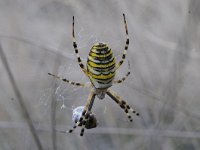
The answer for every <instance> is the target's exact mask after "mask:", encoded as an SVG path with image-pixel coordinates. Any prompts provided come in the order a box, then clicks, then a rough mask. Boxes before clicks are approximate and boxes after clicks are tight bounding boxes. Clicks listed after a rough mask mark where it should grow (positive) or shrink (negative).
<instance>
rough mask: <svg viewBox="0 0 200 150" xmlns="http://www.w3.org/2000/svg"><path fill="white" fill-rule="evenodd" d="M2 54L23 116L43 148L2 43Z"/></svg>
mask: <svg viewBox="0 0 200 150" xmlns="http://www.w3.org/2000/svg"><path fill="white" fill-rule="evenodd" d="M0 56H1V60H2V63H3V65H4V67H5V69H6V71H7V73H8V78H9V80H10V82H11V85H12V87H13V90H14V93H15V95H16V97H17V99H18V101H19V104H20V106H21V110H22V114H23V117H24V118H25V119H26V120H27V123H28V126H29V129H30V131H31V133H32V135H33V138H34V140H35V143H36V145H37V147H38V149H39V150H43V148H42V145H41V142H40V140H39V137H38V135H37V133H36V130H35V128H34V126H33V124H32V121H31V118H30V115H29V113H28V111H27V109H26V106H25V104H24V100H23V97H22V95H21V93H20V91H19V89H18V87H17V84H16V82H15V79H14V77H13V75H12V72H11V70H10V67H9V65H8V62H7V59H6V56H5V54H4V52H3V49H2V47H1V44H0Z"/></svg>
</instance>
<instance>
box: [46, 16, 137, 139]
mask: <svg viewBox="0 0 200 150" xmlns="http://www.w3.org/2000/svg"><path fill="white" fill-rule="evenodd" d="M123 17H124V25H125V30H126V35H127V39H126V44H125V49H124V52H123V55H122V58H121V60H120V61H119V62H118V63H116V61H115V56H114V55H113V52H112V50H111V49H110V48H109V47H108V45H107V44H105V43H102V42H99V43H96V44H94V45H93V46H92V48H91V50H90V52H89V55H88V59H87V64H86V66H87V68H85V66H84V64H83V63H82V61H81V58H80V56H79V53H78V48H77V43H76V40H75V34H74V17H73V23H72V27H73V28H72V36H73V46H74V49H75V53H76V57H77V61H78V63H79V66H80V68H81V69H82V71H83V72H84V73H85V75H86V76H87V77H88V78H89V79H90V82H91V85H90V86H89V88H90V89H91V90H90V94H89V97H88V100H87V102H86V105H85V106H84V109H83V110H82V111H81V113H82V114H81V115H80V114H79V115H78V116H76V119H75V120H74V123H75V125H74V127H73V129H70V130H69V131H68V132H69V133H71V132H73V130H74V129H75V128H76V127H77V126H81V128H82V129H81V133H80V135H81V136H82V135H83V134H84V129H85V128H88V129H90V128H94V127H96V125H97V124H96V122H97V120H96V118H95V116H94V115H93V113H92V111H91V110H92V106H93V103H94V99H95V97H96V96H97V97H98V98H99V99H104V97H105V95H106V94H107V95H108V96H109V97H110V98H112V99H113V100H114V101H115V102H116V103H117V104H118V105H119V106H120V107H121V108H122V109H123V110H124V111H125V113H126V115H127V116H128V118H129V120H130V121H131V122H132V117H131V115H130V114H129V113H130V112H132V113H134V114H136V115H137V116H138V115H139V113H137V112H136V111H135V110H134V109H133V108H131V107H130V106H129V105H128V104H127V102H126V101H124V100H123V99H122V98H121V97H120V96H118V94H117V93H116V92H114V91H113V90H111V89H110V87H111V86H112V85H113V84H117V83H122V82H123V81H125V79H126V78H127V77H128V76H129V74H130V71H129V72H128V73H127V74H126V76H125V77H123V78H122V79H120V80H115V78H114V77H115V73H116V70H117V69H118V68H119V67H120V66H121V65H122V64H123V62H124V60H125V58H126V52H127V50H128V45H129V37H128V29H127V24H126V19H125V15H124V14H123ZM129 69H130V65H129ZM48 74H49V75H51V76H54V77H55V78H58V79H61V80H63V81H64V82H67V83H70V84H72V85H76V86H82V87H88V86H87V85H86V84H82V83H78V82H73V81H70V80H67V79H65V78H61V77H59V76H56V75H53V74H51V73H48ZM90 123H91V125H90Z"/></svg>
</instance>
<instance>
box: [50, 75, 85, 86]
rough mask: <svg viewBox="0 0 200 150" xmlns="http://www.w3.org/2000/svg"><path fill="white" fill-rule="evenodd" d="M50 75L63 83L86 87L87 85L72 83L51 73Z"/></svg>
mask: <svg viewBox="0 0 200 150" xmlns="http://www.w3.org/2000/svg"><path fill="white" fill-rule="evenodd" d="M48 75H50V76H53V77H54V78H57V79H60V80H62V81H64V82H67V83H69V84H71V85H76V86H82V87H86V85H85V84H83V83H79V82H74V81H70V80H67V79H65V78H62V77H59V76H57V75H54V74H51V73H48Z"/></svg>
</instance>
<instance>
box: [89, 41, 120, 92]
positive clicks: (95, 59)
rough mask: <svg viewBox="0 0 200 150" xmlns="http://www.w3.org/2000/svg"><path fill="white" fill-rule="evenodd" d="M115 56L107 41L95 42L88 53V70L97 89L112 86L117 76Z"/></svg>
mask: <svg viewBox="0 0 200 150" xmlns="http://www.w3.org/2000/svg"><path fill="white" fill-rule="evenodd" d="M115 69H116V68H115V57H114V56H113V52H112V50H111V49H110V48H109V47H108V45H107V44H105V43H97V44H95V45H94V46H93V47H92V48H91V50H90V53H89V55H88V59H87V71H88V75H89V78H90V80H91V82H92V84H93V85H94V86H95V88H97V89H105V88H109V87H110V86H112V81H113V79H114V77H115Z"/></svg>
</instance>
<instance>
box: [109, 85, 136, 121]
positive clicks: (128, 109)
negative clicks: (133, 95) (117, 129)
mask: <svg viewBox="0 0 200 150" xmlns="http://www.w3.org/2000/svg"><path fill="white" fill-rule="evenodd" d="M106 94H107V95H108V96H110V98H112V99H113V100H114V101H115V102H116V103H117V104H118V105H119V106H120V107H121V108H122V109H123V110H124V111H125V113H126V115H127V117H128V118H129V120H130V122H132V121H133V120H132V117H131V115H130V114H129V112H132V113H134V114H136V115H137V116H139V113H137V112H136V111H135V110H134V109H133V108H131V107H130V106H129V105H128V104H127V102H125V101H124V100H123V99H122V98H121V97H120V96H118V95H117V93H116V92H114V91H112V90H110V89H108V90H107V92H106Z"/></svg>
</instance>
